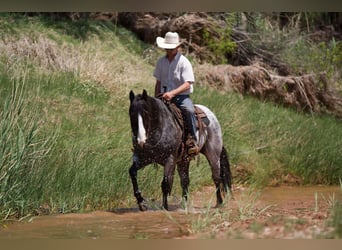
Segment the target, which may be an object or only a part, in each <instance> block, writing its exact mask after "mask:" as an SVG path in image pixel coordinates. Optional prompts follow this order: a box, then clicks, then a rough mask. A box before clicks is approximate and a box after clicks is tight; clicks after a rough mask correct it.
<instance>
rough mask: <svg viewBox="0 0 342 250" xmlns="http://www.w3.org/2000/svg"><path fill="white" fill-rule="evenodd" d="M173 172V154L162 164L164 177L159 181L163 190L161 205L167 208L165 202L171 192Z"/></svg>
mask: <svg viewBox="0 0 342 250" xmlns="http://www.w3.org/2000/svg"><path fill="white" fill-rule="evenodd" d="M174 173H175V163H174V158H173V156H170V157H169V158H168V159H167V160H166V162H165V165H164V178H163V181H162V183H161V187H162V192H163V207H164V208H165V209H166V210H168V209H169V206H168V203H167V197H168V195H169V194H170V193H171V190H172V185H173V175H174Z"/></svg>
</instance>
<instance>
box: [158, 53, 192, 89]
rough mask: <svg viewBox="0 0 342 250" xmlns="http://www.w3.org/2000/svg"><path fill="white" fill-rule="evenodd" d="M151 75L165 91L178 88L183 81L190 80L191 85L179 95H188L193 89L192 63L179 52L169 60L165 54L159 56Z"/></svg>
mask: <svg viewBox="0 0 342 250" xmlns="http://www.w3.org/2000/svg"><path fill="white" fill-rule="evenodd" d="M153 76H154V77H155V78H156V79H157V80H158V81H160V82H161V91H163V89H164V87H166V88H167V91H171V90H173V89H176V88H178V87H179V86H180V85H182V84H183V83H184V82H190V83H191V87H190V89H189V90H188V91H185V92H183V93H181V95H188V94H190V93H192V91H193V83H194V81H195V77H194V72H193V70H192V65H191V63H190V62H189V60H188V59H187V58H186V57H185V56H183V55H182V54H181V53H179V52H178V53H177V55H176V56H175V58H174V59H173V60H172V61H171V62H169V60H168V59H167V57H166V56H163V57H161V58H159V60H158V62H157V65H156V68H155V69H154V73H153Z"/></svg>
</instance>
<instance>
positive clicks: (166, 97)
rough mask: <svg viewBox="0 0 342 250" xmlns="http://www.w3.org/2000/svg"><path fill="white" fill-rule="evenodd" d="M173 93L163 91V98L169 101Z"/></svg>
mask: <svg viewBox="0 0 342 250" xmlns="http://www.w3.org/2000/svg"><path fill="white" fill-rule="evenodd" d="M174 97H175V95H174V94H173V93H172V92H165V93H163V99H164V100H166V101H168V102H169V101H171V100H172V98H174Z"/></svg>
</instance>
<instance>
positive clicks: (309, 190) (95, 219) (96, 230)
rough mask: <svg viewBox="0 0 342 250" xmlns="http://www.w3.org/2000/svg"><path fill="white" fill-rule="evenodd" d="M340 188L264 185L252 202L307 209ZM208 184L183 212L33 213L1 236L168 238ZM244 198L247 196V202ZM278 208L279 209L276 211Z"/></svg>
mask: <svg viewBox="0 0 342 250" xmlns="http://www.w3.org/2000/svg"><path fill="white" fill-rule="evenodd" d="M245 190H246V189H244V188H239V189H237V190H235V192H234V193H235V197H236V199H235V200H231V201H229V204H228V205H226V206H227V208H223V209H227V210H232V209H234V207H235V208H236V204H237V201H238V200H241V199H240V197H242V195H243V194H244V193H245ZM341 193H342V191H341V189H340V187H324V186H313V187H274V188H273V187H272V188H265V189H263V190H262V191H261V193H260V196H258V198H257V204H256V206H260V207H261V208H262V207H265V206H268V205H271V206H276V207H277V208H281V209H282V210H281V211H283V212H284V211H290V210H291V209H295V210H296V211H299V212H300V211H302V210H304V209H309V210H311V211H314V210H319V209H321V210H322V209H323V207H325V208H326V207H327V206H329V203H332V202H334V201H337V200H338V199H340V200H341V198H342V197H341V196H342V195H341ZM213 194H214V190H213V188H211V187H210V188H209V187H206V188H204V189H203V190H202V191H201V192H194V194H193V197H192V198H193V210H192V212H191V213H187V212H186V211H185V210H184V209H180V208H179V204H173V205H172V204H171V207H172V209H171V210H172V211H170V212H166V211H163V210H152V211H147V212H140V211H138V209H136V208H122V209H117V210H114V211H111V212H108V211H95V212H91V213H84V214H64V215H62V214H61V215H51V216H39V217H33V218H31V219H30V220H29V221H25V222H14V223H13V222H12V223H11V222H3V223H2V225H1V224H0V239H43V238H45V239H145V238H147V239H173V238H180V237H184V236H186V235H188V234H189V230H188V228H189V227H190V226H191V220H192V219H193V218H194V216H196V214H198V213H201V211H202V210H203V211H204V210H205V207H206V206H207V205H208V202H209V201H212V203H213V204H212V205H214V202H215V200H214V199H212V197H213ZM247 202H248V201H247ZM278 211H280V210H278Z"/></svg>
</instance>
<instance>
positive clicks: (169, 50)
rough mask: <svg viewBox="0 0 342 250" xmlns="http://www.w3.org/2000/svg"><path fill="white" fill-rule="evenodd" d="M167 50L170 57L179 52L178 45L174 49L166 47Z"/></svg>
mask: <svg viewBox="0 0 342 250" xmlns="http://www.w3.org/2000/svg"><path fill="white" fill-rule="evenodd" d="M165 51H166V54H167V56H168V57H173V56H175V55H176V54H177V51H178V47H177V48H174V49H165Z"/></svg>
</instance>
